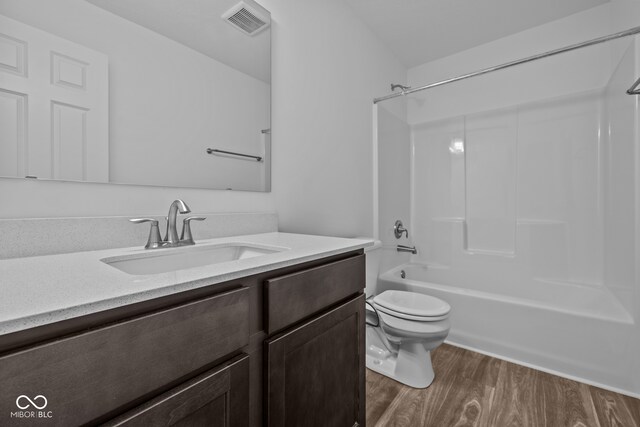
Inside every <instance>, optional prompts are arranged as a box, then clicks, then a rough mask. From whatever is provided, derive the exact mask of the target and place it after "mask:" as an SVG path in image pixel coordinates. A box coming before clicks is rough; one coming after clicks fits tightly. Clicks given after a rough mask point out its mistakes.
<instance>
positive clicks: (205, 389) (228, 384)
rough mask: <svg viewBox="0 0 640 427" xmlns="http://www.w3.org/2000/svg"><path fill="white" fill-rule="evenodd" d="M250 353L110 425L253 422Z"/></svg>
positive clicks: (220, 426)
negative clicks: (250, 419)
mask: <svg viewBox="0 0 640 427" xmlns="http://www.w3.org/2000/svg"><path fill="white" fill-rule="evenodd" d="M248 405H249V356H247V355H242V356H238V357H236V358H235V359H233V360H231V361H229V362H228V363H225V364H224V365H222V366H220V367H218V368H216V369H212V370H210V371H207V372H205V373H204V374H202V375H199V376H197V377H196V378H194V379H192V380H189V381H187V382H186V383H184V384H181V385H180V386H178V387H176V388H174V389H172V390H169V391H168V392H166V393H164V394H161V395H160V396H158V397H156V398H154V399H152V400H150V401H149V402H147V403H145V404H143V405H141V406H139V407H137V408H135V409H133V410H131V411H129V412H127V413H125V414H123V415H121V416H119V417H118V418H116V419H114V420H111V421H109V422H107V423H106V424H105V426H106V427H115V426H126V427H136V426H140V427H148V426H175V425H179V426H182V425H184V426H215V427H247V426H248V425H249V412H248V411H247V407H248Z"/></svg>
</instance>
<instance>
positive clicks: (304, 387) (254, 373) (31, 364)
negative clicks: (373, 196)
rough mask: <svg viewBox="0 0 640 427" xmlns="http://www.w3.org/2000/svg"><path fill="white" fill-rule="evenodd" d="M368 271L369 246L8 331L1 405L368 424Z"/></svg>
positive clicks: (1, 353) (118, 418) (159, 420)
mask: <svg viewBox="0 0 640 427" xmlns="http://www.w3.org/2000/svg"><path fill="white" fill-rule="evenodd" d="M364 282H365V264H364V255H363V252H362V250H360V251H354V252H350V253H344V254H338V255H334V256H331V257H328V258H324V259H319V260H314V261H309V262H307V263H304V264H298V265H292V266H288V267H284V268H280V269H277V270H272V271H267V272H263V273H259V274H256V275H253V276H248V277H243V278H239V279H236V280H232V281H229V282H224V283H218V284H214V285H211V286H206V287H202V288H197V289H193V290H190V291H186V292H182V293H179V294H172V295H168V296H166V297H161V298H157V299H153V300H147V301H143V302H140V303H135V304H130V305H126V306H122V307H119V308H117V309H113V310H108V311H104V312H99V313H95V314H91V315H88V316H83V317H80V318H73V319H70V320H68V321H63V322H58V323H57V324H48V325H45V326H42V327H38V328H32V329H27V330H24V331H20V332H17V333H14V334H9V335H4V336H0V415H2V416H4V415H5V414H11V413H12V412H15V411H16V410H17V408H16V403H15V402H16V398H17V397H18V396H20V395H25V396H31V397H35V396H38V395H42V396H45V397H46V399H47V401H48V406H47V411H51V415H52V416H51V417H50V418H48V419H47V420H42V423H43V424H44V423H46V424H47V425H50V426H65V427H66V426H75V425H101V424H106V425H110V426H163V425H167V426H168V425H178V426H212V427H218V426H220V427H248V426H251V427H258V426H260V425H268V426H296V427H298V426H310V427H313V426H322V427H333V426H335V427H344V426H346V427H352V426H354V425H356V424H355V423H359V425H360V426H364V413H365V412H364V369H365V368H364V366H365V364H364V317H363V316H364V296H363V295H362V292H363V289H364V284H365V283H364ZM36 421H40V420H36ZM0 424H2V425H3V426H4V425H8V426H10V425H26V424H25V419H24V418H18V417H16V418H3V419H2V421H0ZM27 424H28V422H27Z"/></svg>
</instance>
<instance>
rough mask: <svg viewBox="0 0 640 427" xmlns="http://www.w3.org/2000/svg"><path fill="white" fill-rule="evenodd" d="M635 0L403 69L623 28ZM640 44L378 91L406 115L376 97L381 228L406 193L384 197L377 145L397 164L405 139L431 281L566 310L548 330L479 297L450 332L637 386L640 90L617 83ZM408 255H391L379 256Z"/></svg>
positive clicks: (439, 68) (504, 352)
mask: <svg viewBox="0 0 640 427" xmlns="http://www.w3.org/2000/svg"><path fill="white" fill-rule="evenodd" d="M639 4H640V2H637V1H635V0H613V1H612V2H611V3H608V4H605V5H603V6H600V7H597V8H594V9H590V10H587V11H585V12H582V13H579V14H576V15H572V16H569V17H567V18H564V19H562V20H559V21H555V22H552V23H549V24H546V25H543V26H540V27H536V28H533V29H531V30H528V31H525V32H522V33H519V34H516V35H514V36H511V37H507V38H505V39H501V40H498V41H496V42H494V43H489V44H487V45H483V46H480V47H477V48H474V49H471V50H469V51H466V52H462V53H460V54H457V55H453V56H451V57H448V58H444V59H441V60H437V61H433V62H431V63H428V64H424V65H422V66H418V67H415V68H413V69H411V70H409V79H408V82H409V84H410V85H411V86H414V87H415V86H419V85H422V84H426V83H429V82H434V81H438V80H441V79H445V78H450V77H452V76H455V75H459V74H464V73H466V72H469V71H473V70H477V69H481V68H484V67H488V66H492V65H495V64H499V63H502V62H507V61H510V60H514V59H517V58H522V57H525V56H528V55H532V54H536V53H539V52H543V51H546V50H551V49H554V48H557V47H560V46H564V45H569V44H571V43H577V42H580V41H584V40H587V39H591V38H595V37H599V36H602V35H605V34H610V33H612V32H615V31H620V30H622V29H626V28H628V27H631V26H632V25H637V22H638V20H639V19H640V6H638V5H639ZM632 14H633V15H634V16H635V17H636V18H635V19H636V20H635V22H636V23H635V24H631V25H630V24H629V23H630V22H632V21H633V20H632V19H630V18H629V16H630V15H632ZM639 44H640V42H639V41H637V40H634V39H633V38H627V39H622V40H618V41H616V42H613V43H606V44H601V45H598V46H594V47H590V48H586V49H582V50H579V51H574V52H570V53H565V54H561V55H558V56H556V57H553V58H548V59H545V60H540V61H536V62H533V63H530V64H526V65H523V66H519V67H515V68H512V69H509V70H505V71H500V72H495V73H491V74H488V75H485V76H481V77H477V78H473V79H469V80H466V81H463V82H458V83H455V84H451V85H447V86H443V87H439V88H435V89H432V90H428V91H424V92H420V93H417V94H413V95H411V96H408V97H406V98H405V97H403V98H399V100H391V101H387V102H386V103H388V104H389V105H391V103H396V102H397V103H400V102H404V103H406V107H407V114H406V116H404V117H402V116H400V115H396V116H394V119H393V120H389V117H387V118H385V115H388V112H386V110H385V108H386V107H385V104H386V103H382V104H378V106H377V109H378V118H379V123H378V132H379V134H378V147H379V152H380V154H381V155H380V157H379V170H380V175H379V178H380V180H381V181H382V180H385V179H389V180H390V182H391V181H393V184H392V185H391V184H390V185H386V184H383V183H382V182H380V184H379V188H380V191H379V205H380V210H379V212H380V213H379V216H380V221H379V233H380V235H381V236H382V237H383V239H384V237H385V236H387V237H388V232H389V226H390V225H392V221H391V218H394V217H395V216H397V215H398V212H402V211H401V210H398V207H399V206H404V204H403V203H404V202H403V203H399V204H398V205H397V206H394V205H385V203H387V202H390V201H392V200H394V197H396V198H397V194H395V195H394V193H393V190H392V189H398V188H403V187H404V186H406V181H404V180H406V179H407V177H406V173H405V172H404V170H405V169H404V168H400V167H395V168H394V167H392V166H391V165H390V162H388V161H385V159H395V160H393V162H395V164H396V165H398V164H399V163H398V160H397V158H395V157H394V156H397V155H398V154H399V152H403V153H404V150H407V151H408V153H409V158H410V162H411V165H410V168H409V169H410V170H411V173H410V176H409V177H408V179H409V183H410V184H409V186H410V187H411V193H410V209H411V215H410V216H411V218H410V221H409V224H410V227H409V228H410V233H411V235H410V237H411V239H409V240H410V244H415V245H416V247H417V248H418V254H417V255H413V256H411V257H410V260H409V262H410V263H412V264H417V266H418V267H417V268H422V269H423V270H422V271H424V272H425V273H424V277H425V279H424V280H427V281H428V282H430V283H432V284H435V286H434V287H433V289H436V288H437V287H438V286H445V287H448V289H450V290H451V291H446V292H454V293H455V294H456V295H460V296H463V295H471V294H473V295H478V296H481V298H484V299H485V300H487V301H488V300H491V299H494V300H495V301H502V302H507V303H508V304H510V303H509V301H511V302H512V303H513V304H514V305H513V310H511V311H509V310H505V311H504V313H508V312H510V313H520V314H518V315H517V316H525V317H526V316H527V313H534V312H533V311H530V310H528V309H527V310H518V309H517V307H519V306H527V307H538V308H540V309H541V310H543V311H544V310H551V311H547V312H548V313H551V312H555V313H561V314H562V316H575V317H574V318H573V319H572V320H571V321H566V322H565V323H564V324H563V325H562V326H561V327H560V325H558V329H557V330H555V331H553V333H551V332H550V331H548V330H546V331H545V330H539V329H540V328H536V327H535V326H534V325H538V324H541V323H539V322H538V319H536V318H531V319H529V320H530V321H527V319H522V318H520V317H518V319H517V321H516V319H513V318H498V317H499V316H500V315H499V314H497V312H496V313H493V314H492V313H487V312H485V311H483V308H482V306H481V305H475V304H472V303H470V304H463V306H465V307H474V309H476V311H473V310H472V311H469V310H466V309H465V312H464V313H454V314H455V315H454V316H453V317H452V321H453V326H452V334H451V336H452V337H453V339H457V340H458V343H460V344H465V345H468V346H471V347H475V348H478V349H480V350H484V351H488V352H494V353H496V354H497V355H499V356H503V357H507V358H512V359H514V360H517V361H521V362H523V363H529V364H532V365H535V366H538V367H540V368H542V369H547V370H550V371H554V372H557V373H559V374H565V375H567V376H573V377H576V378H579V379H583V380H585V381H590V382H592V383H595V384H600V385H603V386H607V387H611V388H615V389H618V390H621V391H625V392H628V393H636V394H640V362H637V360H639V359H640V357H638V354H640V328H638V326H637V323H638V320H640V292H639V289H638V287H639V283H638V271H639V269H640V261H639V260H638V252H637V248H638V245H639V244H640V236H639V233H638V231H639V229H638V225H639V223H640V220H639V218H640V216H639V215H638V214H639V213H640V207H639V204H640V198H639V196H638V194H639V193H640V188H639V185H640V184H639V183H638V177H639V171H640V168H639V166H640V150H639V147H638V146H639V142H638V141H639V140H638V119H639V118H640V117H639V110H638V105H637V103H638V97H636V96H628V95H626V94H625V91H626V89H627V88H628V87H629V86H630V85H631V84H632V83H633V82H634V81H635V79H636V78H638V76H640V64H639V63H638V62H639V60H638V58H639V57H640V55H639V53H640V50H639V47H638V46H639ZM392 122H393V125H392V124H391V123H392ZM385 128H386V129H388V130H389V131H388V132H386V131H384V129H385ZM407 140H408V141H409V144H408V145H409V148H408V149H406V148H405V147H406V146H407ZM394 149H395V150H394ZM398 150H400V151H398ZM392 153H393V154H392ZM383 154H384V156H383ZM403 155H404V154H403ZM383 171H385V172H383ZM403 181H404V182H405V184H404V185H403ZM403 200H404V199H403ZM403 209H404V208H403ZM385 210H386V211H385ZM383 220H384V221H383ZM390 241H393V239H390ZM394 243H395V242H394ZM405 262H406V261H405V260H404V259H393V260H391V259H387V261H386V267H387V269H388V268H391V267H393V266H397V265H400V264H403V263H405ZM383 271H385V270H383ZM425 289H427V288H425ZM442 289H445V288H442ZM426 293H428V291H426ZM443 295H446V293H445V294H443ZM456 298H458V297H456ZM481 300H482V299H481ZM481 300H478V301H481ZM487 307H490V305H487ZM453 309H454V310H455V309H456V307H453ZM514 315H516V314H514ZM531 315H533V314H531ZM507 317H508V316H507ZM549 318H555V317H553V316H550V317H549ZM558 318H560V317H558ZM509 324H512V325H530V327H527V328H525V329H522V328H516V327H515V326H514V327H511V328H510V327H509ZM483 325H485V326H484V327H483ZM587 325H589V326H587ZM465 328H466V329H465ZM514 328H515V329H518V330H515V329H514ZM586 329H588V330H586Z"/></svg>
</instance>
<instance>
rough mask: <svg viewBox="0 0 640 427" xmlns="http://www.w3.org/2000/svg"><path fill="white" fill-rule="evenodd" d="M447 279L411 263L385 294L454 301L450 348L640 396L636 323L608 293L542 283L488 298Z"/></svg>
mask: <svg viewBox="0 0 640 427" xmlns="http://www.w3.org/2000/svg"><path fill="white" fill-rule="evenodd" d="M402 276H404V278H403V277H402ZM439 277H442V275H441V272H439V271H438V268H437V267H433V268H430V267H429V266H426V265H423V264H417V263H407V264H403V265H400V266H398V267H396V268H393V269H391V270H389V271H387V272H384V273H382V274H381V275H380V276H379V279H378V291H377V292H378V293H380V292H383V291H385V290H389V289H393V290H406V291H411V292H418V293H422V294H427V295H432V296H435V297H437V298H440V299H442V300H445V301H447V302H448V303H449V304H450V305H451V307H452V309H451V318H450V319H451V331H450V333H449V337H448V339H447V342H449V343H450V344H453V345H457V346H460V347H465V348H469V349H471V350H474V351H479V352H481V353H484V354H488V355H491V356H495V357H498V358H501V359H505V360H509V361H512V362H515V363H519V364H522V365H526V366H530V367H533V368H536V369H540V370H543V371H546V372H550V373H553V374H556V375H560V376H563V377H566V378H570V379H575V380H578V381H581V382H585V383H588V384H592V385H596V386H599V387H603V388H607V389H610V390H614V391H617V392H621V393H625V394H628V395H632V396H636V397H637V396H638V395H637V394H635V393H634V392H633V390H634V385H633V383H632V382H631V381H632V380H631V378H630V377H631V375H630V374H629V372H630V369H631V367H632V366H633V363H634V360H633V357H632V355H633V351H632V350H633V341H634V340H635V339H637V337H634V322H633V318H632V317H631V316H630V315H629V314H628V312H627V311H626V310H625V309H624V307H623V306H622V305H621V304H620V302H619V301H618V300H617V299H616V298H615V297H614V296H613V295H612V294H611V293H610V291H609V290H608V289H606V288H604V287H584V286H576V285H571V284H566V283H554V282H551V281H544V280H541V281H536V283H535V286H520V287H516V286H512V287H511V290H509V288H507V287H502V288H498V287H496V288H494V289H493V290H492V292H487V291H485V290H484V289H487V288H489V289H491V287H490V286H483V287H482V289H483V290H482V291H480V290H476V289H471V288H470V287H459V286H454V285H452V284H442V283H438V280H437V279H438V278H439ZM595 337H597V339H596V338H595Z"/></svg>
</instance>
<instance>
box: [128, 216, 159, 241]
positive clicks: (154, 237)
mask: <svg viewBox="0 0 640 427" xmlns="http://www.w3.org/2000/svg"><path fill="white" fill-rule="evenodd" d="M129 221H131V222H133V223H134V224H142V223H143V222H150V223H151V229H150V230H149V238H148V239H147V244H146V245H145V246H144V248H145V249H156V248H160V247H162V245H163V243H164V242H163V241H162V236H160V229H159V228H158V220H157V219H153V218H133V219H130V220H129Z"/></svg>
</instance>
